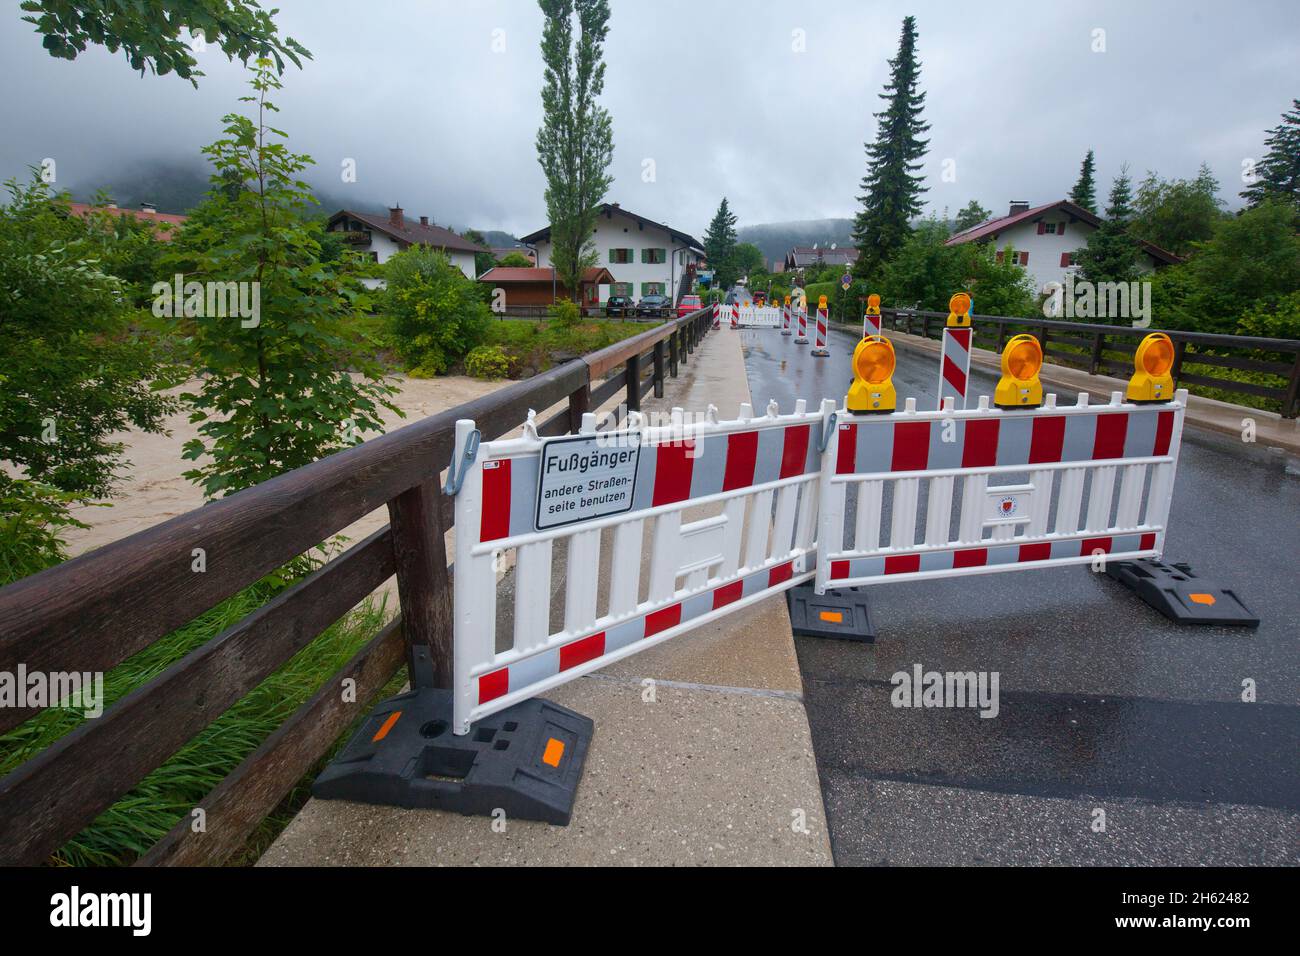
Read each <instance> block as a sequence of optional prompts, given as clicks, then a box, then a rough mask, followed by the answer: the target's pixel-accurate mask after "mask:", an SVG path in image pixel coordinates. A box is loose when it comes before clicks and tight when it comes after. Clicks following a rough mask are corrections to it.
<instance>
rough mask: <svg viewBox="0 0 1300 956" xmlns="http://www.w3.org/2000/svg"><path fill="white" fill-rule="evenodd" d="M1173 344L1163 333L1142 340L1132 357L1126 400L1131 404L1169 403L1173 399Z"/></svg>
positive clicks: (1153, 333)
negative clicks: (1132, 370) (1132, 371)
mask: <svg viewBox="0 0 1300 956" xmlns="http://www.w3.org/2000/svg"><path fill="white" fill-rule="evenodd" d="M1173 367H1174V343H1173V341H1172V340H1171V339H1170V338H1169V336H1167V335H1165V333H1163V332H1152V333H1151V334H1150V335H1148V336H1147V337H1146V338H1144V339H1143V340H1142V343H1141V344H1140V345H1138V347H1137V353H1136V354H1135V355H1134V356H1133V368H1134V373H1133V377H1132V378H1131V379H1129V382H1128V391H1127V392H1126V393H1125V397H1126V398H1127V399H1128V400H1129V401H1130V402H1170V401H1173V398H1174V378H1173V376H1172V375H1171V374H1170V369H1172V368H1173Z"/></svg>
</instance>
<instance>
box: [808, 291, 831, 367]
mask: <svg viewBox="0 0 1300 956" xmlns="http://www.w3.org/2000/svg"><path fill="white" fill-rule="evenodd" d="M812 354H813V355H815V356H817V357H818V358H827V357H828V356H829V355H830V354H831V350H830V349H828V348H827V347H826V296H822V297H821V298H819V299H818V300H817V342H816V344H814V345H813V350H812Z"/></svg>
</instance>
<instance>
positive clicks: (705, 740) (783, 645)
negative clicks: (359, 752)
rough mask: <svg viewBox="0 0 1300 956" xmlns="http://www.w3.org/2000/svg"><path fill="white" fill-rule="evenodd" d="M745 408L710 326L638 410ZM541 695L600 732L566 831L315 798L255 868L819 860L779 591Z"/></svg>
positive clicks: (730, 356) (814, 796) (720, 338)
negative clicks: (658, 394)
mask: <svg viewBox="0 0 1300 956" xmlns="http://www.w3.org/2000/svg"><path fill="white" fill-rule="evenodd" d="M748 401H750V396H749V386H748V384H747V381H746V376H745V364H744V358H743V356H742V353H741V348H740V336H739V335H737V334H735V333H733V332H731V331H730V330H727V329H722V330H720V331H717V332H712V333H710V334H709V335H708V336H706V337H705V339H704V341H703V342H702V343H701V346H700V348H699V349H698V350H697V351H696V353H695V354H694V355H693V356H691V358H690V361H689V362H688V363H687V364H686V366H684V367H683V369H682V374H681V375H680V376H679V377H678V378H677V379H675V380H673V379H670V380H669V381H668V382H667V383H666V390H665V395H664V398H663V399H657V400H654V399H647V400H646V401H645V402H644V407H643V411H645V412H647V413H667V412H668V411H669V410H670V409H671V408H672V407H673V406H680V407H682V408H684V409H686V410H688V411H691V412H703V411H704V409H705V408H707V406H708V405H709V404H714V405H717V406H718V409H719V416H720V417H721V418H724V419H726V418H733V417H735V415H736V412H737V410H738V409H739V406H740V405H741V403H743V402H748ZM791 410H792V409H782V411H783V412H787V411H791ZM650 691H652V693H650ZM546 696H547V698H548V699H551V700H554V701H555V702H557V703H559V704H562V705H564V706H566V707H571V708H573V709H575V710H577V711H578V712H580V713H583V714H586V715H587V716H589V717H591V718H592V719H593V720H595V722H596V735H595V739H594V740H593V742H592V746H591V750H590V752H589V754H588V757H587V765H586V770H585V773H584V776H583V780H582V783H581V784H580V786H579V788H578V798H577V803H576V806H575V807H574V811H573V822H572V823H571V824H570V825H569V826H567V827H556V826H550V825H548V824H543V823H533V822H529V821H522V820H511V821H508V822H507V826H506V830H505V832H503V833H498V832H494V830H493V828H492V823H493V821H492V820H491V819H489V818H486V817H465V816H460V815H458V814H452V813H443V812H440V811H434V810H399V809H393V808H387V807H374V806H367V805H364V804H353V803H343V802H340V801H326V800H311V801H309V802H308V803H307V805H306V806H305V807H304V808H303V810H302V812H301V813H299V814H298V816H297V817H296V818H295V819H294V820H293V822H292V823H291V824H290V825H289V826H288V827H287V828H286V829H285V831H284V832H283V833H282V834H280V837H279V838H278V839H277V840H276V842H275V843H274V844H273V845H272V846H271V848H270V849H269V850H267V852H266V854H265V855H264V856H263V857H262V859H261V860H260V861H259V863H258V865H259V866H322V865H352V866H371V865H381V866H386V865H415V866H428V865H455V864H468V865H543V866H546V865H550V866H556V865H610V864H623V865H683V864H685V865H695V864H711V865H754V866H775V865H830V864H831V862H832V860H831V850H830V842H829V838H828V835H827V829H826V818H825V812H824V809H823V806H822V796H821V784H820V780H819V778H818V775H817V766H816V762H815V760H814V757H813V748H812V737H811V734H810V732H809V728H808V717H807V714H806V712H805V710H804V704H803V685H802V681H801V679H800V676H799V665H798V661H797V659H796V657H795V651H794V640H793V637H792V636H791V632H790V620H789V616H788V614H787V612H786V605H785V598H784V595H781V596H778V597H774V598H770V599H768V600H766V601H763V602H761V603H759V604H757V605H754V606H752V607H750V608H747V609H745V610H744V611H741V612H738V613H736V614H734V615H732V616H730V617H727V618H724V619H723V620H722V621H719V622H714V623H712V624H707V625H704V626H702V627H700V628H699V629H697V630H695V631H692V632H690V633H689V634H685V635H683V636H681V637H679V638H676V639H674V640H671V641H668V642H666V643H664V644H661V645H659V646H657V647H655V648H652V649H651V650H648V651H646V652H644V653H641V654H637V655H635V656H633V657H630V658H626V659H624V660H622V661H618V662H616V663H614V664H612V665H610V666H609V667H606V668H604V669H602V670H600V671H597V672H595V673H593V674H591V675H589V676H586V677H581V678H578V679H577V680H575V681H572V682H570V683H569V684H566V685H564V686H563V687H560V688H558V689H556V690H555V691H553V692H551V693H549V694H547V695H546ZM796 821H798V822H801V823H802V824H803V826H802V827H801V828H798V829H797V828H796V827H795V825H794V824H795V823H796Z"/></svg>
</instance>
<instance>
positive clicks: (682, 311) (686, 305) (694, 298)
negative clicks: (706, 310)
mask: <svg viewBox="0 0 1300 956" xmlns="http://www.w3.org/2000/svg"><path fill="white" fill-rule="evenodd" d="M699 309H700V297H699V296H698V295H684V296H682V298H681V301H680V302H678V303H677V316H678V318H681V317H682V316H683V315H690V314H691V313H692V312H698V311H699Z"/></svg>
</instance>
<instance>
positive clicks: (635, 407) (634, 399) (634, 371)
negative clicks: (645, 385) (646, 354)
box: [625, 355, 641, 412]
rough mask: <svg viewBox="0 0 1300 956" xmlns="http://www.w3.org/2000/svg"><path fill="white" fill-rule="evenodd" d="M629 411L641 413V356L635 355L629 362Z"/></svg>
mask: <svg viewBox="0 0 1300 956" xmlns="http://www.w3.org/2000/svg"><path fill="white" fill-rule="evenodd" d="M625 368H626V369H627V410H628V411H629V412H639V411H641V356H639V355H633V356H632V357H631V358H630V359H628V360H627V365H626V366H625Z"/></svg>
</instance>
